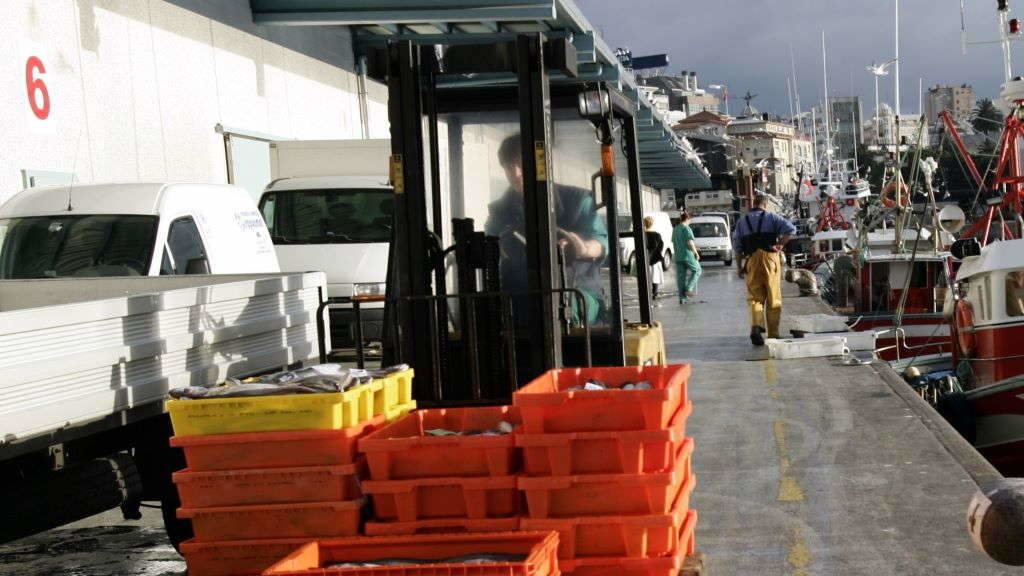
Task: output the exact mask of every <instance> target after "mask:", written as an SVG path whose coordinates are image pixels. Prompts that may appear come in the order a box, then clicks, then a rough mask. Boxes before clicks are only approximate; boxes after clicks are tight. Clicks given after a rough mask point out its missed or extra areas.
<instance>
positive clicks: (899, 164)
mask: <svg viewBox="0 0 1024 576" xmlns="http://www.w3.org/2000/svg"><path fill="white" fill-rule="evenodd" d="M895 2H896V18H895V20H896V62H895V64H894V67H895V71H894V73H893V84H894V85H895V86H894V88H895V90H896V95H895V100H896V110H895V111H894V112H893V113H894V114H895V116H896V118H895V120H896V134H895V135H894V138H893V139H894V140H895V141H896V251H897V252H902V251H903V208H902V206H903V158H902V151H901V150H900V148H901V138H900V114H901V108H900V0H895ZM916 245H917V244H916V243H915V246H916Z"/></svg>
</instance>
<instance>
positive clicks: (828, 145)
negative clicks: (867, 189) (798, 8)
mask: <svg viewBox="0 0 1024 576" xmlns="http://www.w3.org/2000/svg"><path fill="white" fill-rule="evenodd" d="M821 69H822V71H823V72H824V77H825V162H826V164H825V173H826V176H827V177H826V180H825V181H826V182H832V111H831V110H830V108H831V107H832V104H831V103H830V102H829V101H828V53H827V52H826V50H825V31H824V30H822V31H821ZM829 186H831V184H829Z"/></svg>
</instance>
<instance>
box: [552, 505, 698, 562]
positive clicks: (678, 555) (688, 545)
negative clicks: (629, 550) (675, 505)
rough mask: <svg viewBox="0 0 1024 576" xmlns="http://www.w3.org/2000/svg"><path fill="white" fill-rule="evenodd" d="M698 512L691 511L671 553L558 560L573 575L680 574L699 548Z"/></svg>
mask: <svg viewBox="0 0 1024 576" xmlns="http://www.w3.org/2000/svg"><path fill="white" fill-rule="evenodd" d="M696 529H697V511H696V510H690V511H689V512H688V513H687V514H686V520H685V522H684V523H683V529H682V530H681V534H682V535H681V537H680V539H679V542H678V544H677V545H676V549H675V550H674V551H673V552H672V554H671V555H668V556H661V557H654V558H626V557H612V558H609V557H597V558H576V559H575V560H559V562H558V566H559V568H560V569H561V571H562V574H572V575H573V576H677V574H678V573H679V570H680V569H681V568H682V567H683V562H684V561H685V560H686V558H687V557H689V556H692V555H693V553H694V551H695V550H696V539H695V536H694V534H695V532H696Z"/></svg>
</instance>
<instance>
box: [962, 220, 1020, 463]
mask: <svg viewBox="0 0 1024 576" xmlns="http://www.w3.org/2000/svg"><path fill="white" fill-rule="evenodd" d="M955 289H956V293H957V301H956V305H955V310H956V313H955V319H956V322H955V323H956V326H955V335H956V338H955V341H956V347H955V348H956V350H955V359H956V363H957V364H956V365H957V366H958V370H957V371H958V373H959V375H960V378H961V385H962V386H963V387H964V389H965V391H966V397H967V400H968V401H969V402H970V403H971V405H972V407H973V412H974V417H975V438H974V444H975V446H976V447H977V448H978V450H979V451H980V452H981V453H982V454H983V455H984V456H985V457H986V458H988V460H989V461H990V462H992V464H993V465H995V466H996V467H997V468H999V470H1000V471H1002V472H1003V474H1006V475H1013V476H1022V475H1024V300H1022V299H1024V240H1004V241H1000V242H993V243H991V244H989V245H988V246H985V247H984V248H982V249H981V255H980V256H975V257H971V258H966V259H964V260H963V262H962V263H961V265H960V269H959V270H958V271H957V275H956V284H955Z"/></svg>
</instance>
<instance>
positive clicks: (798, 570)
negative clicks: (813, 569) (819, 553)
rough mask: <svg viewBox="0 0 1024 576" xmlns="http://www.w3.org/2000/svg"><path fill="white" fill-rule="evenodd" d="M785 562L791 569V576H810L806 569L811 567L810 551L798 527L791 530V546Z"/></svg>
mask: <svg viewBox="0 0 1024 576" xmlns="http://www.w3.org/2000/svg"><path fill="white" fill-rule="evenodd" d="M786 561H787V562H789V565H790V566H791V567H792V568H793V576H810V572H808V571H807V568H808V567H809V566H810V565H811V551H810V549H809V548H808V547H807V543H806V542H804V538H803V535H802V534H801V533H800V528H799V527H797V528H796V529H795V530H793V545H792V546H790V548H789V554H788V555H787V556H786Z"/></svg>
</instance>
